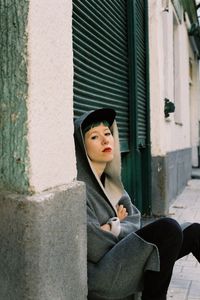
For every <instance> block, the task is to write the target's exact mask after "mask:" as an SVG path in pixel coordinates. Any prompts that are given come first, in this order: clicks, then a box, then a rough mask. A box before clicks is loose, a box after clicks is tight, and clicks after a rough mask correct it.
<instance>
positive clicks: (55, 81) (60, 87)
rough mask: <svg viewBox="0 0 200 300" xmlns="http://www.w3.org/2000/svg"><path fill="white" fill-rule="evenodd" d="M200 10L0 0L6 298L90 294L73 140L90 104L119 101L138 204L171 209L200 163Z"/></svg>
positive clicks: (1, 276)
mask: <svg viewBox="0 0 200 300" xmlns="http://www.w3.org/2000/svg"><path fill="white" fill-rule="evenodd" d="M196 8H197V7H196V4H195V2H193V1H167V0H166V1H164V0H163V1H161V0H160V1H157V0H151V1H147V0H119V1H113V0H110V1H92V0H91V1H90V0H87V1H85V0H84V1H80V0H73V1H67V0H60V1H57V2H55V1H53V0H44V1H40V0H30V1H25V0H24V1H22V0H17V1H14V2H12V3H11V2H10V3H9V4H8V1H3V2H2V3H1V26H2V34H1V43H0V47H1V57H0V65H1V75H0V85H1V89H0V112H1V119H0V128H1V132H0V142H1V147H0V151H1V153H0V170H1V173H0V237H1V247H0V298H1V299H5V300H9V299H16V300H22V299H33V300H38V299H39V300H49V299H69V300H70V299H81V300H84V299H86V298H87V270H86V257H87V248H86V242H87V237H86V202H85V200H86V199H85V187H84V184H83V183H81V182H77V180H76V174H77V170H76V158H75V151H74V141H73V131H74V129H73V119H74V117H76V116H78V115H80V114H81V113H83V112H84V111H86V110H89V109H95V108H99V107H112V108H114V109H116V111H117V121H118V124H119V129H120V143H121V153H122V176H123V180H124V184H125V187H126V189H127V190H128V192H129V194H130V195H131V197H132V199H133V202H134V203H136V205H137V206H138V207H139V208H140V209H141V211H142V213H143V214H148V215H149V214H152V213H153V214H155V215H165V214H167V213H168V206H169V203H170V201H172V199H173V198H174V197H175V196H176V195H177V194H178V193H179V192H180V191H181V189H182V188H183V187H184V186H185V184H186V182H187V180H188V179H189V177H190V174H191V166H192V164H193V166H197V165H198V146H199V68H198V59H199V49H200V47H199V44H198V42H199V35H198V32H199V26H198V24H197V14H196ZM195 24H196V25H195ZM174 107H175V111H174Z"/></svg>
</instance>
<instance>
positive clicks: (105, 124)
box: [82, 120, 110, 135]
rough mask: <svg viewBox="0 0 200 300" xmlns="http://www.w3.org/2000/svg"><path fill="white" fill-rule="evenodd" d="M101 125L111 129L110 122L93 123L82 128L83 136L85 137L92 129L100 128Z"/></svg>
mask: <svg viewBox="0 0 200 300" xmlns="http://www.w3.org/2000/svg"><path fill="white" fill-rule="evenodd" d="M100 124H103V125H104V126H107V127H109V128H110V124H109V122H108V121H106V120H102V121H97V122H93V123H90V124H87V125H86V126H84V127H83V128H82V132H83V135H85V134H86V132H87V131H89V130H90V129H91V128H94V127H97V126H99V125H100Z"/></svg>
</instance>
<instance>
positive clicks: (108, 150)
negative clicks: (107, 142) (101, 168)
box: [103, 147, 112, 152]
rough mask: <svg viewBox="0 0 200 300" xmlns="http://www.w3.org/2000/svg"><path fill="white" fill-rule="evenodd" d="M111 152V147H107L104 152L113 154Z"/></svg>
mask: <svg viewBox="0 0 200 300" xmlns="http://www.w3.org/2000/svg"><path fill="white" fill-rule="evenodd" d="M111 151H112V148H110V147H107V148H105V149H104V150H103V152H111Z"/></svg>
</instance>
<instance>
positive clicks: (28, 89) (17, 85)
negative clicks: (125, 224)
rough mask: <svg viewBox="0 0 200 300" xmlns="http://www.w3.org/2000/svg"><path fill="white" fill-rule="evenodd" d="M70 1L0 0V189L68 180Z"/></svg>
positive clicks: (71, 170) (33, 188) (71, 172)
mask: <svg viewBox="0 0 200 300" xmlns="http://www.w3.org/2000/svg"><path fill="white" fill-rule="evenodd" d="M71 23H72V1H67V0H60V1H59V2H56V1H53V0H43V1H40V0H34V1H27V0H14V1H4V0H3V1H1V43H0V47H1V55H0V65H1V74H0V110H1V111H0V113H1V118H0V129H1V131H0V145H1V147H0V170H1V172H0V188H1V189H7V190H13V191H17V192H21V193H26V192H41V191H43V190H46V189H49V188H52V187H55V186H59V185H62V184H66V183H69V182H71V181H73V179H74V178H75V177H76V162H75V151H74V141H73V55H72V24H71Z"/></svg>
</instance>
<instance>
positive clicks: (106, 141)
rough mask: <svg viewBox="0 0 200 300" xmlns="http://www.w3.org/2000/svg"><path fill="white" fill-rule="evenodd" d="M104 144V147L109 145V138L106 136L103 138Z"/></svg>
mask: <svg viewBox="0 0 200 300" xmlns="http://www.w3.org/2000/svg"><path fill="white" fill-rule="evenodd" d="M101 142H102V144H103V145H106V144H108V138H107V137H106V136H104V137H103V138H102V141H101Z"/></svg>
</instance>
